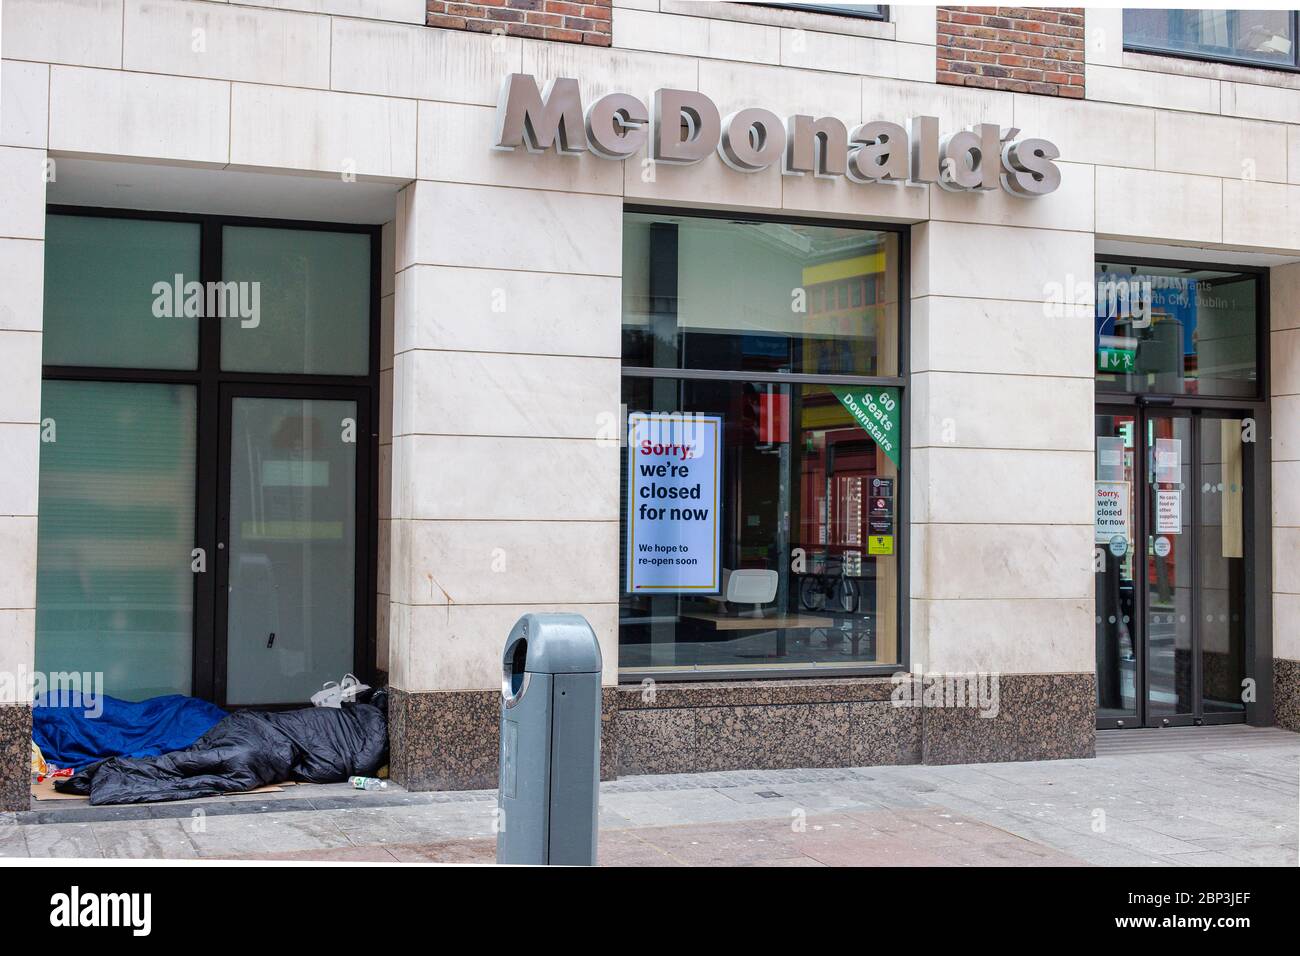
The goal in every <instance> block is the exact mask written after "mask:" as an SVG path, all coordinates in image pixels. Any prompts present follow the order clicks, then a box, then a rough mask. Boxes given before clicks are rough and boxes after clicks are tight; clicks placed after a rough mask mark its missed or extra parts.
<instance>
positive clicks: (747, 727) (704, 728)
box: [617, 678, 921, 775]
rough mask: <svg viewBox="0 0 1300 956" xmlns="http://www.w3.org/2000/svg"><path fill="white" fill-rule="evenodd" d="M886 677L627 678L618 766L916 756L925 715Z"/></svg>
mask: <svg viewBox="0 0 1300 956" xmlns="http://www.w3.org/2000/svg"><path fill="white" fill-rule="evenodd" d="M892 689H893V685H892V684H891V682H890V680H889V679H888V678H857V679H851V678H850V679H843V678H841V679H835V680H782V681H736V682H722V681H719V682H716V683H714V682H710V683H690V684H687V683H682V684H658V685H655V684H650V685H645V686H640V685H624V686H621V687H619V689H618V717H617V720H618V735H617V736H618V748H619V749H618V772H619V774H620V775H637V774H655V773H703V772H707V771H714V770H781V769H791V768H799V767H851V766H871V765H880V764H907V763H918V762H919V761H920V759H921V721H920V714H919V712H918V711H917V710H916V709H914V708H901V707H895V706H894V705H893V704H891V703H890V700H889V697H890V692H891V690H892Z"/></svg>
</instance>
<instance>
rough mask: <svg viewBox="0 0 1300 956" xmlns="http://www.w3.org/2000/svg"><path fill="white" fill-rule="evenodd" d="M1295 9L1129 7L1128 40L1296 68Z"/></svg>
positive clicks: (1133, 44) (1134, 45)
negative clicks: (1151, 8)
mask: <svg viewBox="0 0 1300 956" xmlns="http://www.w3.org/2000/svg"><path fill="white" fill-rule="evenodd" d="M1295 40H1296V14H1295V12H1294V11H1291V10H1149V9H1148V10H1125V11H1124V45H1125V46H1126V47H1128V48H1129V49H1134V50H1148V51H1152V52H1158V53H1171V54H1175V55H1179V56H1190V57H1197V58H1201V59H1209V60H1224V61H1229V62H1241V63H1247V64H1250V65H1254V66H1270V67H1282V68H1285V69H1295V68H1296V64H1297V59H1296V47H1295Z"/></svg>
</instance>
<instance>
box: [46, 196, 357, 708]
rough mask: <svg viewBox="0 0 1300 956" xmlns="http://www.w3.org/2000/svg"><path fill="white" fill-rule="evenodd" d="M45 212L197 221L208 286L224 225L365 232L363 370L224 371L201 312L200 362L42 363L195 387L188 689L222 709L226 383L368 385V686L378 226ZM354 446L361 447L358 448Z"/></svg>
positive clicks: (60, 377) (57, 371) (57, 375)
mask: <svg viewBox="0 0 1300 956" xmlns="http://www.w3.org/2000/svg"><path fill="white" fill-rule="evenodd" d="M45 215H46V217H47V218H48V217H50V216H81V217H88V218H89V217H94V218H103V219H136V220H152V221H160V222H185V223H197V224H198V226H199V274H198V275H197V276H196V277H195V278H196V279H197V281H199V282H202V283H204V284H205V287H206V284H207V283H208V282H219V281H222V280H223V276H222V274H221V270H222V230H223V229H224V227H226V226H252V227H261V228H267V229H298V230H303V231H311V232H351V233H363V234H366V235H368V236H369V237H370V262H369V273H368V274H369V277H370V294H369V303H368V304H369V316H368V320H369V322H368V334H369V341H368V343H367V352H368V356H367V374H365V375H334V374H313V373H285V372H238V371H227V370H223V369H222V367H221V325H222V323H221V322H220V321H211V320H210V319H208V318H207V317H202V318H200V320H199V326H198V336H199V345H198V364H197V365H196V367H195V368H193V369H164V368H151V367H149V366H131V367H116V366H94V365H47V364H44V362H42V365H41V381H42V383H43V382H45V381H46V380H52V381H74V382H132V383H142V384H163V385H192V386H194V388H195V391H196V412H197V423H196V432H197V433H196V453H195V476H196V481H195V488H194V522H195V527H194V545H193V546H194V547H195V548H202V549H203V550H204V552H205V554H206V555H207V557H208V570H207V571H206V572H204V573H202V574H194V575H193V578H194V598H193V607H194V619H193V623H192V629H191V639H192V642H193V667H192V676H191V689H190V693H191V695H192V696H194V697H198V698H202V699H205V700H210V701H214V702H216V703H218V704H220V705H224V704H225V701H224V700H218V697H224V687H223V684H222V680H221V673H219V672H224V667H225V662H224V661H219V660H218V659H217V658H218V656H219V655H221V654H224V652H225V646H226V645H225V642H226V636H225V635H224V634H218V633H217V623H218V621H217V608H218V600H217V574H216V569H217V544H218V542H219V541H220V540H221V538H220V535H219V531H218V527H217V524H218V515H219V513H220V501H219V500H218V495H219V488H220V486H221V481H222V476H221V475H220V474H219V463H220V462H221V461H222V448H221V440H222V435H221V427H220V426H221V424H222V408H223V404H222V403H223V395H224V394H226V393H227V392H228V391H229V390H230V389H231V388H232V387H234V388H238V387H240V386H243V387H248V386H256V387H261V388H264V389H272V390H273V389H275V388H276V387H277V386H279V387H284V386H310V387H314V388H318V389H321V390H322V391H331V390H336V389H347V388H352V389H366V390H368V393H369V396H370V400H369V401H368V402H366V408H365V410H364V414H363V413H362V410H361V409H358V417H359V418H363V419H364V420H363V421H359V422H358V427H359V430H360V431H361V432H362V434H363V435H364V436H365V437H364V440H365V442H366V449H365V453H366V460H365V464H364V467H363V468H361V469H359V471H360V473H359V475H358V482H357V541H356V552H355V553H356V556H357V561H356V585H355V586H356V589H357V593H356V598H355V603H354V608H353V610H354V613H355V615H356V630H355V635H356V637H355V639H354V647H353V660H354V664H355V666H356V668H357V669H356V670H355V671H354V673H356V674H357V675H359V676H361V677H362V679H363V680H365V681H366V682H367V683H372V684H373V683H374V679H375V678H376V677H377V672H376V667H377V665H376V661H377V657H376V652H377V649H378V620H377V611H378V595H377V591H378V553H379V521H378V516H379V406H380V389H379V365H380V353H379V349H380V333H381V323H380V314H381V309H380V299H381V296H380V292H381V288H380V282H381V278H382V268H381V261H382V242H383V238H382V228H383V227H382V226H380V225H369V224H364V223H340V222H323V221H317V220H295V219H272V218H260V217H255V216H226V215H210V214H202V213H186V212H164V211H153V210H143V209H118V208H114V207H111V206H75V205H66V204H49V205H47V206H46V207H45ZM358 451H361V449H358ZM300 706H302V703H301V702H296V703H284V704H269V705H247V706H243V705H241V706H240V707H239V709H240V710H282V709H285V708H286V707H300Z"/></svg>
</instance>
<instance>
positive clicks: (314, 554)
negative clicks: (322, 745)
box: [226, 398, 357, 705]
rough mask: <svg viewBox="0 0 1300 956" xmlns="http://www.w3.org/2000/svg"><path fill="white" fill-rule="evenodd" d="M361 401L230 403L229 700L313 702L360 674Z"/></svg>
mask: <svg viewBox="0 0 1300 956" xmlns="http://www.w3.org/2000/svg"><path fill="white" fill-rule="evenodd" d="M356 416H357V406H356V403H355V402H337V401H317V400H306V399H296V398H295V399H284V398H236V399H234V400H233V407H232V420H231V435H230V444H231V448H230V543H229V548H230V605H229V606H230V616H229V622H228V625H227V639H228V642H227V654H226V659H227V687H226V700H227V701H228V702H229V703H230V704H232V705H234V704H285V703H294V702H301V701H306V700H307V699H308V698H309V697H310V696H311V695H312V694H313V693H315V692H316V691H318V690H320V687H321V684H322V683H324V682H325V681H327V680H335V681H336V680H338V679H339V678H340V677H342V676H343V674H344V673H346V672H347V671H350V670H352V669H353V659H352V649H353V632H354V619H353V598H354V590H355V581H356V574H355V570H356V553H355V543H356V500H357V496H356V474H357V446H356V444H355V442H353V441H347V440H344V439H345V431H344V428H343V421H344V419H349V418H350V419H352V420H354V421H355V420H356Z"/></svg>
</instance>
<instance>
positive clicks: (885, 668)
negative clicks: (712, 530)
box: [616, 203, 912, 684]
mask: <svg viewBox="0 0 1300 956" xmlns="http://www.w3.org/2000/svg"><path fill="white" fill-rule="evenodd" d="M623 214H624V215H625V216H626V215H628V214H639V215H651V216H682V217H690V218H695V219H718V220H725V221H729V222H770V223H783V224H786V225H798V226H826V227H829V228H840V229H856V230H861V231H863V232H871V231H874V232H889V233H893V234H895V235H896V236H897V237H898V239H897V243H898V262H897V264H896V266H895V268H897V269H898V288H899V297H898V332H897V338H898V372H897V374H896V375H821V374H813V373H804V372H762V371H748V370H740V369H730V370H729V369H695V368H668V367H663V368H659V367H648V366H634V365H625V364H623V360H622V356H621V354H620V357H619V363H620V364H619V380H620V382H622V381H623V380H625V379H629V378H631V379H654V378H658V379H675V380H685V379H694V380H697V381H700V380H703V381H714V382H763V383H775V384H780V385H827V386H830V385H871V386H876V385H879V386H887V387H890V388H895V389H897V390H898V401H899V445H900V448H899V465H898V474H899V481H898V487H897V489H896V493H895V499H894V500H895V508H896V513H897V525H896V528H897V547H896V548H895V558H896V560H897V563H898V568H897V572H896V573H897V576H898V594H897V620H896V626H897V628H898V660H897V661H895V662H892V663H876V664H834V665H828V664H817V663H813V664H804V665H800V666H792V667H773V666H770V665H746V666H740V667H728V666H725V665H720V666H708V665H704V666H700V665H697V666H695V667H692V668H691V669H687V668H685V667H683V668H682V669H681V670H675V669H674V670H669V669H666V668H650V669H644V668H625V667H623V666H622V664H621V662H619V663H618V665H617V670H618V681H619V683H620V684H622V683H629V682H630V683H639V682H641V681H642V680H647V679H648V680H653V681H662V682H673V683H685V682H692V681H696V682H698V681H718V680H790V679H807V680H826V679H828V678H835V677H886V676H889V675H891V674H896V673H899V672H905V671H908V670H909V669H910V668H911V663H912V649H911V625H910V621H911V615H910V610H911V599H910V594H911V581H910V578H909V568H910V565H911V557H910V555H911V551H910V548H911V541H912V520H911V513H910V512H911V498H910V495H909V494H908V482H909V481H910V480H911V467H912V454H911V424H910V413H909V407H908V405H907V402H908V401H909V396H908V391H909V389H908V379H909V378H910V377H911V375H910V372H909V356H910V354H911V346H910V332H911V321H910V315H911V296H910V295H909V294H908V291H907V290H909V289H910V288H911V257H910V251H911V241H910V239H911V226H909V225H906V224H900V223H888V222H872V221H860V220H851V219H834V218H822V217H816V216H788V215H786V216H783V215H779V214H771V213H749V212H743V213H742V212H727V211H722V210H714V209H696V208H693V207H686V206H668V205H662V206H661V205H644V204H631V203H626V204H624V206H623ZM621 322H622V319H621V316H620V325H621ZM620 338H621V333H620ZM622 428H623V434H624V436H626V428H627V420H626V417H624V419H623V423H622ZM624 507H625V502H624V501H623V500H622V496H621V495H620V501H619V518H618V520H619V527H620V541H621V529H622V528H623V527H624V522H625V521H626V514H625V513H624ZM620 547H621V546H620ZM617 560H619V561H620V562H621V560H622V556H621V555H620V556H619V558H618V559H617ZM623 597H624V591H623V582H622V581H620V582H619V620H618V623H617V628H618V630H617V631H616V634H618V635H619V636H620V640H619V642H618V646H619V648H620V651H621V647H622V641H621V632H622V600H623Z"/></svg>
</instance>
